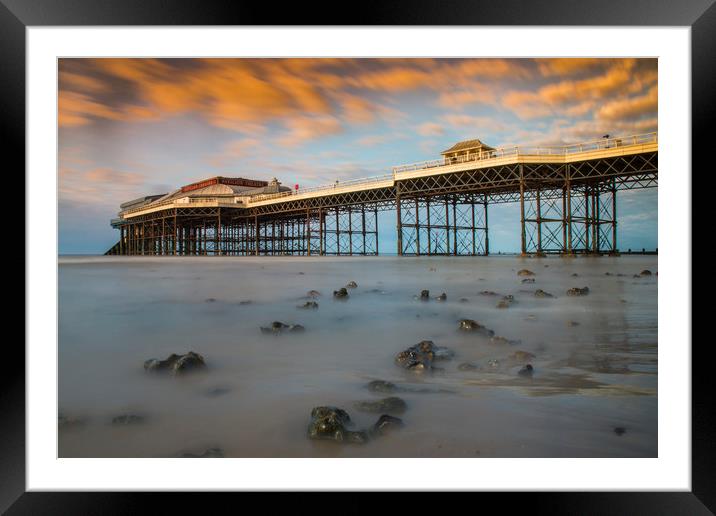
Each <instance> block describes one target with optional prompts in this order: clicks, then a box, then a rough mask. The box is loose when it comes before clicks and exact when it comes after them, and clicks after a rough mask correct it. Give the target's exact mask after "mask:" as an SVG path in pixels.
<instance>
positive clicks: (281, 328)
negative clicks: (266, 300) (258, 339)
mask: <svg viewBox="0 0 716 516" xmlns="http://www.w3.org/2000/svg"><path fill="white" fill-rule="evenodd" d="M305 329H306V328H304V327H303V326H301V325H300V324H284V323H282V322H281V321H274V322H272V323H271V326H268V327H266V326H261V333H264V334H269V335H281V334H283V333H300V332H303V331H305Z"/></svg>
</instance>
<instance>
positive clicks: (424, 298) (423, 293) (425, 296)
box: [415, 290, 447, 301]
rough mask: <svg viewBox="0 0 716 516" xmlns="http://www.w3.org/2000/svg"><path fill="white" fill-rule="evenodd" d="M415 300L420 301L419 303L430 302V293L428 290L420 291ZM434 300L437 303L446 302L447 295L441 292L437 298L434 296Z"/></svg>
mask: <svg viewBox="0 0 716 516" xmlns="http://www.w3.org/2000/svg"><path fill="white" fill-rule="evenodd" d="M415 298H416V299H420V300H421V301H430V299H431V298H430V291H429V290H421V291H420V295H419V296H415ZM435 299H436V300H437V301H447V294H446V293H445V292H443V293H442V294H440V295H439V296H436V297H435Z"/></svg>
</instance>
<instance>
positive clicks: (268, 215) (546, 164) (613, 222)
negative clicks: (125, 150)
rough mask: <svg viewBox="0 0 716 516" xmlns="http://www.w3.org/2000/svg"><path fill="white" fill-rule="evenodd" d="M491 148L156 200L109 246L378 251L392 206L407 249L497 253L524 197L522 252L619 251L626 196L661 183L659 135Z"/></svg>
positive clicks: (129, 251) (135, 250) (121, 222)
mask: <svg viewBox="0 0 716 516" xmlns="http://www.w3.org/2000/svg"><path fill="white" fill-rule="evenodd" d="M486 148H487V149H489V151H486V152H480V153H475V154H467V155H465V156H458V157H451V158H450V159H448V158H447V157H445V158H444V159H442V160H436V161H432V162H424V163H418V164H413V165H404V166H398V167H394V168H393V171H392V173H391V174H387V175H384V176H379V177H374V178H369V179H360V180H351V181H347V182H344V183H338V182H336V183H335V184H332V185H329V186H325V187H315V188H309V189H304V190H300V191H293V190H290V191H279V192H277V193H269V194H262V195H254V196H251V197H235V198H227V197H226V196H214V197H212V196H206V195H205V196H192V195H187V196H185V197H184V198H179V199H174V200H170V201H167V200H162V199H158V200H150V201H148V202H146V203H144V204H142V205H140V206H138V207H134V208H130V209H127V210H125V211H123V212H120V218H119V219H114V220H113V221H112V225H113V226H114V227H116V228H118V229H119V231H120V239H119V242H117V244H116V245H115V246H113V247H112V248H111V249H110V250H109V251H107V254H122V255H184V256H185V255H229V256H239V255H254V256H256V255H299V256H312V255H336V256H342V255H347V256H351V255H377V254H378V237H379V231H378V212H379V211H385V210H393V211H395V213H396V229H397V240H398V245H397V252H398V254H399V255H415V256H419V255H453V256H458V255H460V256H462V255H467V256H478V255H488V254H489V252H490V246H489V224H488V213H489V206H490V205H494V204H499V203H519V206H520V223H521V224H520V227H521V235H520V239H521V250H522V253H523V254H528V253H533V254H547V253H560V254H571V253H608V252H616V251H618V245H617V227H618V217H617V192H619V191H621V190H629V189H637V188H652V187H656V186H657V183H658V138H657V133H650V134H647V135H637V136H631V137H627V138H614V139H602V140H599V141H596V142H587V143H583V144H577V145H570V146H566V147H557V148H555V147H545V148H522V147H513V148H505V149H492V148H489V147H486ZM219 179H220V178H219ZM235 181H238V180H235ZM229 184H231V183H229ZM199 186H201V184H199ZM185 188H186V187H185ZM197 188H198V187H197ZM199 191H201V190H199ZM190 193H191V192H190ZM155 197H158V196H155ZM175 197H176V196H175Z"/></svg>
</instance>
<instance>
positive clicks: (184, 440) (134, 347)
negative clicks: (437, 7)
mask: <svg viewBox="0 0 716 516" xmlns="http://www.w3.org/2000/svg"><path fill="white" fill-rule="evenodd" d="M657 259H658V257H657V256H622V257H599V258H595V257H577V258H558V257H549V258H531V259H527V258H519V257H508V256H502V257H489V258H483V257H479V258H397V257H367V258H349V257H320V258H318V257H317V258H306V257H273V258H266V257H262V258H252V257H241V258H226V257H221V258H189V257H181V258H154V257H153V258H140V257H133V258H121V257H96V258H73V257H63V258H60V266H59V313H60V320H59V409H60V413H61V414H63V415H64V416H66V417H69V418H73V419H76V420H78V421H79V422H78V423H76V424H72V425H66V426H62V427H60V430H59V455H60V456H61V457H176V456H180V455H181V454H183V453H195V454H201V453H202V452H203V451H204V450H206V449H208V448H213V447H217V448H220V449H221V450H222V451H223V454H224V455H225V456H228V457H655V456H657V351H658V350H657V282H658V276H651V277H639V278H634V277H633V275H634V274H637V273H639V272H640V271H642V270H643V269H650V270H651V271H652V272H656V271H657V270H658V268H657ZM523 268H527V269H530V270H532V271H534V272H535V275H534V276H533V277H534V279H535V282H534V283H524V284H523V283H522V279H523V277H520V276H518V275H517V271H518V270H520V269H523ZM607 272H608V273H610V275H606V274H605V273H607ZM572 274H577V275H578V276H576V277H574V276H572ZM618 274H622V276H619V275H618ZM351 280H354V281H356V282H357V284H358V287H357V288H355V289H349V292H350V298H349V299H348V300H347V301H345V302H340V301H335V300H334V299H333V298H332V295H331V294H332V291H333V290H336V289H338V288H340V287H342V286H344V285H346V283H348V282H349V281H351ZM584 286H588V287H589V289H590V293H589V295H587V296H583V297H571V296H567V295H566V290H567V289H569V288H572V287H584ZM311 289H315V290H318V291H319V292H321V294H322V295H321V296H320V297H318V298H317V299H316V301H317V302H318V304H319V308H318V309H317V310H301V309H299V308H297V305H301V304H303V303H305V301H306V300H307V299H304V296H305V295H306V293H307V292H308V291H309V290H311ZM423 289H429V290H430V293H431V296H437V295H439V294H440V293H442V292H445V293H446V294H447V300H446V301H444V302H439V301H436V300H431V301H429V302H421V301H419V300H416V299H415V298H414V296H416V295H418V294H419V293H420V291H421V290H423ZM536 289H543V290H545V291H547V292H549V293H551V294H553V295H554V296H555V297H554V298H535V296H534V291H535V290H536ZM485 290H490V291H494V292H496V293H498V294H501V295H506V294H511V295H513V296H514V298H515V302H514V303H512V304H511V306H510V307H509V308H506V309H500V308H497V307H496V304H497V302H498V301H499V299H500V298H501V296H486V295H481V294H480V292H481V291H485ZM461 298H465V299H466V300H467V301H461ZM207 299H213V300H214V301H207ZM246 301H250V303H245V302H246ZM462 318H469V319H474V320H476V321H478V322H480V323H481V324H484V325H485V326H487V327H488V328H490V329H492V330H494V331H495V334H496V335H499V336H504V337H506V338H507V339H510V340H512V341H519V344H495V343H492V342H490V339H489V338H487V337H485V336H480V335H474V334H470V333H461V332H459V331H458V330H457V328H458V321H459V320H460V319H462ZM272 321H282V322H284V323H287V324H301V325H303V326H305V328H306V331H305V332H304V333H301V334H284V335H280V336H273V335H262V334H261V332H260V330H259V327H260V326H267V325H270V324H271V322H272ZM574 323H577V324H574ZM426 339H428V340H432V341H434V342H435V344H437V345H440V346H447V347H449V348H450V349H452V350H454V351H455V357H454V358H453V359H452V360H449V361H444V362H439V363H437V364H436V365H438V366H439V367H441V368H443V369H442V370H441V371H436V372H433V373H423V374H419V373H413V372H409V371H405V370H403V369H401V368H399V367H397V366H396V365H395V364H394V362H393V358H394V356H395V355H396V353H398V352H399V351H401V350H404V349H405V348H407V347H409V346H412V345H413V344H416V343H418V342H420V341H421V340H426ZM190 350H191V351H195V352H198V353H200V354H202V355H203V356H204V358H205V359H206V363H207V371H206V372H205V373H198V374H193V375H188V376H186V377H172V376H167V375H152V374H148V373H146V372H145V371H144V370H143V363H144V361H145V360H146V359H149V358H159V359H164V358H166V357H167V356H168V355H170V354H171V353H186V352H188V351H190ZM517 350H523V351H527V352H530V353H532V354H534V355H535V358H534V359H532V360H530V363H531V364H532V365H533V366H534V374H533V376H532V378H525V377H521V376H519V375H518V374H517V371H519V369H520V368H521V367H522V366H523V365H524V363H520V362H517V361H511V360H509V358H508V357H509V356H510V355H511V354H512V353H514V352H515V351H517ZM492 359H496V360H497V361H498V363H499V366H498V367H496V368H495V367H491V366H490V365H489V364H490V362H489V361H490V360H492ZM465 362H469V363H472V364H474V365H475V366H476V370H472V371H463V370H460V369H458V366H459V365H460V364H462V363H465ZM377 379H380V380H387V381H391V382H393V383H395V384H397V385H399V386H402V387H404V388H405V392H400V393H397V394H396V395H397V396H400V397H401V398H403V399H404V400H405V402H406V403H407V410H406V411H405V412H404V413H402V414H399V417H400V418H401V419H403V421H404V423H405V427H404V428H403V429H402V430H400V431H399V432H396V433H393V434H392V435H389V436H385V437H382V438H380V439H376V440H374V441H371V442H369V443H368V444H365V445H352V444H338V443H334V442H328V441H311V440H309V439H307V437H306V428H307V426H308V424H309V421H310V411H311V409H312V408H313V407H314V406H318V405H335V406H338V407H342V408H344V409H345V410H347V411H348V412H349V413H350V415H351V418H352V419H353V420H354V423H355V424H354V427H352V429H354V430H357V429H361V428H365V427H368V426H370V425H371V424H372V423H373V422H374V421H375V420H376V419H377V417H378V415H379V414H371V413H365V412H360V411H358V410H357V409H356V408H355V407H354V404H355V403H356V402H358V401H367V400H378V399H380V398H381V397H384V396H388V394H383V395H382V394H376V393H372V392H370V391H369V390H368V389H366V387H365V385H366V384H367V383H368V382H370V381H371V380H377ZM127 413H131V414H137V415H142V416H144V417H145V420H144V422H142V423H139V424H135V425H126V426H122V427H117V426H113V425H112V424H111V420H112V418H113V417H114V416H117V415H121V414H127ZM615 428H623V429H624V430H625V432H624V433H623V434H621V435H619V434H618V433H617V432H615Z"/></svg>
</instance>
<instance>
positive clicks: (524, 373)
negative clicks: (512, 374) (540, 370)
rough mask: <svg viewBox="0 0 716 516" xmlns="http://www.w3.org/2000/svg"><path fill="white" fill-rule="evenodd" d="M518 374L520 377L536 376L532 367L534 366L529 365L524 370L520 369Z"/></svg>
mask: <svg viewBox="0 0 716 516" xmlns="http://www.w3.org/2000/svg"><path fill="white" fill-rule="evenodd" d="M517 374H518V375H520V376H526V377H530V376H532V374H534V367H532V364H527V365H526V366H524V367H523V368H522V369H520V370H519V371H518V372H517Z"/></svg>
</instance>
